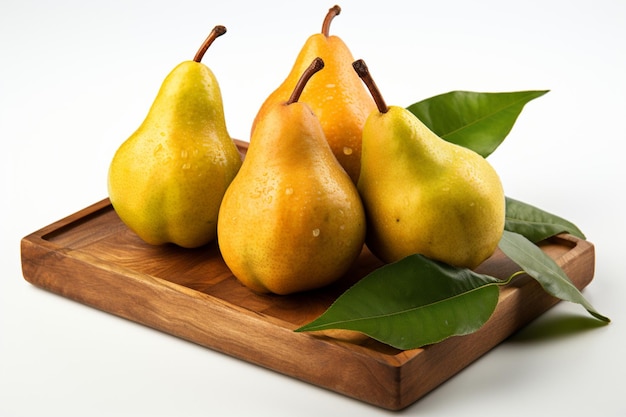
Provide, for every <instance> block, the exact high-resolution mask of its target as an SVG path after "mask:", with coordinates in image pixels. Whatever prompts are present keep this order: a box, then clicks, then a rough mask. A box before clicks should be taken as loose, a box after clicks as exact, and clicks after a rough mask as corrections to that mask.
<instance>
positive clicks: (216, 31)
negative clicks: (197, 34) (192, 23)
mask: <svg viewBox="0 0 626 417" xmlns="http://www.w3.org/2000/svg"><path fill="white" fill-rule="evenodd" d="M225 33H226V28H225V27H224V26H221V25H217V26H215V27H214V28H213V30H212V31H211V33H209V36H208V37H207V38H206V39H205V40H204V42H203V43H202V45H201V46H200V49H198V52H196V56H195V57H193V60H194V61H196V62H200V61H202V57H203V56H204V54H205V52H206V51H207V49H209V46H211V44H212V43H213V41H214V40H215V39H216V38H218V37H220V36H222V35H223V34H225Z"/></svg>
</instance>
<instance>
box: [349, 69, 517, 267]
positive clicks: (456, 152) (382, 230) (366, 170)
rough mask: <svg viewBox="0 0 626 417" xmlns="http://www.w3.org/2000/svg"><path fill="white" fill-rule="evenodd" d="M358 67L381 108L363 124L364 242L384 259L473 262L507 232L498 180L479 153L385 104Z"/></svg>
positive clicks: (482, 257)
mask: <svg viewBox="0 0 626 417" xmlns="http://www.w3.org/2000/svg"><path fill="white" fill-rule="evenodd" d="M354 68H355V70H356V72H357V73H358V74H359V76H360V77H361V78H362V79H363V81H364V82H365V84H366V85H367V86H368V88H369V89H370V91H371V92H372V95H373V97H374V99H375V101H376V103H377V106H378V109H377V110H376V111H374V112H373V113H372V114H371V115H370V116H369V117H368V119H367V121H366V123H365V127H364V129H363V155H362V161H361V175H360V177H359V181H358V184H357V187H358V190H359V193H360V195H361V198H362V200H363V205H364V206H365V212H366V215H367V220H368V235H367V240H366V242H367V246H368V248H369V249H370V250H371V251H372V253H374V254H375V255H376V256H377V257H379V258H380V259H381V260H383V261H384V262H394V261H397V260H399V259H401V258H403V257H405V256H408V255H411V254H414V253H419V254H422V255H424V256H427V257H429V258H432V259H435V260H438V261H441V262H445V263H447V264H450V265H453V266H457V267H466V268H475V267H476V266H478V265H479V264H480V263H482V262H483V261H484V260H486V259H487V258H488V257H489V256H491V255H492V254H493V252H494V251H495V249H496V247H497V245H498V242H499V241H500V238H501V236H502V233H503V230H504V218H505V197H504V191H503V187H502V183H501V181H500V178H499V176H498V174H497V173H496V171H495V170H494V168H493V167H492V166H491V164H489V162H487V160H486V159H485V158H483V157H482V156H481V155H479V154H477V153H476V152H474V151H472V150H470V149H467V148H464V147H461V146H458V145H455V144H452V143H450V142H447V141H445V140H444V139H441V138H440V137H438V136H437V135H436V134H435V133H433V132H432V131H431V130H430V129H428V127H427V126H425V125H424V124H423V123H422V122H421V121H420V120H419V119H418V118H417V117H415V116H414V115H413V114H412V113H411V112H409V111H408V110H406V109H404V108H402V107H398V106H389V107H387V105H386V104H385V102H384V100H383V98H382V96H381V94H380V91H379V90H378V88H377V87H376V84H375V83H374V81H373V78H372V77H371V75H370V74H369V71H368V69H367V66H366V65H365V63H364V62H363V61H362V60H359V61H356V62H355V63H354Z"/></svg>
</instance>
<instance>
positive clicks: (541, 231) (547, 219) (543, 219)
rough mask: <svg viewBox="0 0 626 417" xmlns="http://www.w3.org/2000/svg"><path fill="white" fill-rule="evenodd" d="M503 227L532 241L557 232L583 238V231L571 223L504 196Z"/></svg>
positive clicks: (538, 240)
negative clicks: (504, 216)
mask: <svg viewBox="0 0 626 417" xmlns="http://www.w3.org/2000/svg"><path fill="white" fill-rule="evenodd" d="M504 229H505V230H508V231H509V232H515V233H519V234H520V235H523V236H524V237H526V238H527V239H529V240H530V241H532V242H534V243H537V242H540V241H542V240H544V239H547V238H549V237H551V236H555V235H558V234H559V233H569V234H571V235H573V236H576V237H579V238H581V239H585V235H584V234H583V232H582V231H580V229H579V228H578V227H576V225H574V224H573V223H571V222H569V221H567V220H565V219H563V218H562V217H559V216H556V215H554V214H551V213H548V212H546V211H543V210H541V209H539V208H537V207H534V206H531V205H530V204H527V203H523V202H521V201H518V200H515V199H513V198H509V197H507V198H506V221H505V225H504Z"/></svg>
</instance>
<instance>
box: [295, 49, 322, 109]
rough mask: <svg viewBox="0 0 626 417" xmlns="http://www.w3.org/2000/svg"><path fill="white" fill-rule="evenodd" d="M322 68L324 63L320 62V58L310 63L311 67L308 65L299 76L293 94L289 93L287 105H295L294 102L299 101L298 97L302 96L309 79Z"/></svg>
mask: <svg viewBox="0 0 626 417" xmlns="http://www.w3.org/2000/svg"><path fill="white" fill-rule="evenodd" d="M322 68H324V61H323V60H322V58H320V57H317V58H315V59H314V60H313V62H311V65H309V67H308V68H307V69H305V70H304V72H303V73H302V75H301V76H300V79H299V80H298V83H297V84H296V87H295V88H294V89H293V92H292V93H291V97H289V100H287V104H292V103H295V102H296V101H298V100H299V99H300V95H301V94H302V91H303V90H304V86H305V85H306V83H308V82H309V79H310V78H311V77H312V76H313V74H315V73H316V72H317V71H319V70H321V69H322Z"/></svg>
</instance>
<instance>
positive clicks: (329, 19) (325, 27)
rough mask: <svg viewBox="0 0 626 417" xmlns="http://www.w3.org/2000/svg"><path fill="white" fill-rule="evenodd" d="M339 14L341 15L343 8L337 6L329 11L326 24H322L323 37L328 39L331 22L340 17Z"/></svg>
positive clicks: (325, 19)
mask: <svg viewBox="0 0 626 417" xmlns="http://www.w3.org/2000/svg"><path fill="white" fill-rule="evenodd" d="M339 13H341V7H339V6H337V5H336V4H335V5H334V6H333V7H331V8H330V9H328V13H327V14H326V17H325V18H324V23H323V24H322V35H324V36H326V37H328V33H329V32H330V22H332V21H333V19H334V18H335V16H338V15H339Z"/></svg>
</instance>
